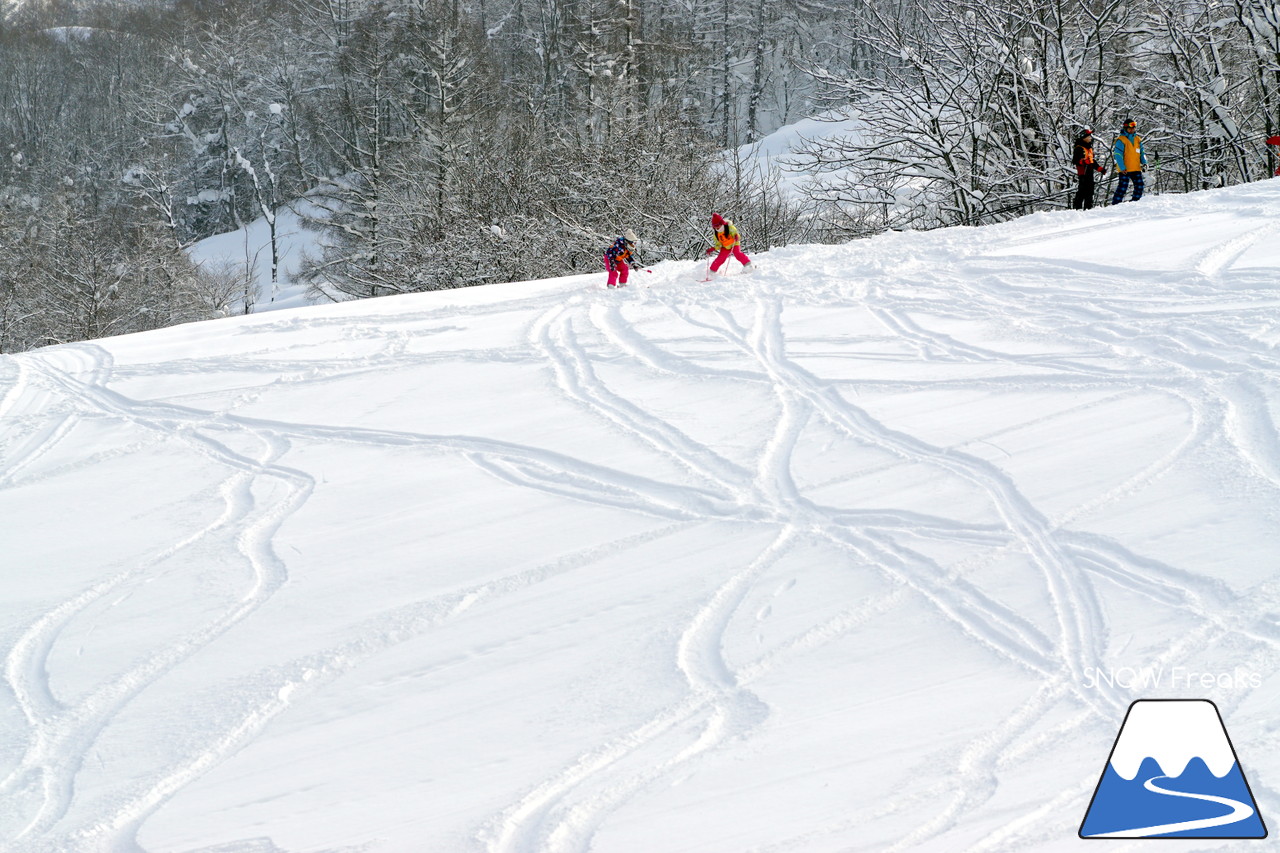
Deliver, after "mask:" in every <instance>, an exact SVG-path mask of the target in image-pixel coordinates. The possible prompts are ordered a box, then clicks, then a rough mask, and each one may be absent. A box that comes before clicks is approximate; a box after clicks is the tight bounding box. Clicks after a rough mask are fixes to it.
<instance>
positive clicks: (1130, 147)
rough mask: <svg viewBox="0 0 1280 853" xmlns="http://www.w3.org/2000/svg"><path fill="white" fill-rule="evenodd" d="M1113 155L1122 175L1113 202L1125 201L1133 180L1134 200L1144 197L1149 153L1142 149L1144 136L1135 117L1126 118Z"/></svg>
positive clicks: (1112, 151) (1112, 152)
mask: <svg viewBox="0 0 1280 853" xmlns="http://www.w3.org/2000/svg"><path fill="white" fill-rule="evenodd" d="M1111 155H1112V157H1113V158H1114V159H1115V161H1116V172H1117V173H1119V175H1120V182H1119V183H1118V184H1117V185H1116V192H1115V195H1113V196H1112V197H1111V203H1112V204H1119V203H1120V202H1122V201H1124V194H1125V193H1126V192H1128V190H1129V181H1133V200H1134V201H1137V200H1138V199H1140V198H1142V187H1143V181H1142V170H1143V169H1145V168H1146V167H1147V154H1146V152H1145V151H1143V150H1142V137H1141V136H1139V135H1138V124H1137V122H1135V121H1134V120H1133V119H1126V120H1125V123H1124V130H1123V132H1122V133H1121V134H1120V135H1119V136H1118V137H1116V144H1115V147H1114V148H1113V149H1112V150H1111Z"/></svg>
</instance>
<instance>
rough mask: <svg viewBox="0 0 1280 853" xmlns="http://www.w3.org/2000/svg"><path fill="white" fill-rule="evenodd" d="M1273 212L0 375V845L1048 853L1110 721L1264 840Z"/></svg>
mask: <svg viewBox="0 0 1280 853" xmlns="http://www.w3.org/2000/svg"><path fill="white" fill-rule="evenodd" d="M1277 223H1280V181H1271V182H1265V183H1260V184H1254V185H1249V186H1244V187H1238V188H1234V189H1229V190H1222V191H1216V192H1212V193H1201V194H1196V195H1190V196H1180V197H1170V196H1165V197H1159V198H1151V199H1147V200H1144V201H1143V202H1141V203H1139V204H1132V205H1124V206H1121V207H1116V208H1108V209H1105V210H1098V211H1093V212H1091V213H1073V212H1058V213H1045V214H1037V215H1034V216H1031V217H1028V218H1026V219H1023V220H1019V221H1017V222H1013V223H1009V224H1005V225H1001V226H993V227H989V228H984V229H951V230H945V231H936V232H931V233H924V234H911V233H907V234H890V235H885V236H883V237H879V238H876V239H872V240H867V241H863V242H858V243H852V244H849V245H847V246H839V247H816V246H801V247H790V248H785V249H779V250H775V251H773V252H771V253H768V254H765V255H762V256H760V257H759V259H758V260H759V265H760V267H761V269H760V270H758V271H757V272H755V273H754V274H753V275H742V274H740V273H739V272H738V271H737V268H736V265H735V264H733V262H732V261H731V262H730V264H731V265H732V266H733V269H731V270H730V274H729V275H727V276H725V277H723V278H721V279H718V280H716V281H712V282H710V283H706V284H703V283H698V282H697V281H696V278H697V277H698V276H699V275H700V269H701V268H698V267H696V266H695V265H694V264H692V263H688V262H672V263H666V264H663V265H660V266H659V267H657V268H656V269H654V270H653V272H652V273H650V274H646V273H637V274H636V275H635V276H634V277H633V280H632V284H633V286H632V287H631V288H629V289H626V290H623V291H618V292H609V291H605V290H604V289H603V288H602V287H601V284H602V278H603V276H602V275H600V276H578V277H573V278H564V279H556V280H549V281H539V282H533V283H523V284H510V285H500V286H492V287H485V288H474V289H470V290H463V291H454V292H448V293H435V294H422V295H415V296H406V297H398V298H388V299H381V300H375V301H366V302H361V303H353V304H346V305H335V306H327V307H316V308H309V309H299V310H291V311H278V312H272V313H268V314H260V315H255V316H251V317H246V318H235V319H228V320H221V321H216V322H210V323H203V324H197V325H190V326H185V327H180V328H173V329H168V330H164V331H160V332H154V333H149V334H145V335H137V336H133V337H126V338H117V339H111V340H104V341H99V342H95V343H89V344H80V345H74V346H65V347H58V348H53V349H47V350H42V351H37V352H32V353H29V354H25V355H21V356H17V357H4V358H0V518H3V528H0V530H2V531H3V533H2V545H0V555H2V557H0V559H2V561H3V566H4V571H3V572H2V573H0V650H2V651H0V654H3V661H4V674H3V685H2V689H0V850H2V851H6V853H18V851H22V853H40V852H41V851H86V852H89V851H94V852H96V851H103V853H125V851H134V853H136V851H138V850H143V851H148V853H162V851H164V853H195V851H202V853H214V851H217V853H281V851H284V853H303V851H307V852H308V853H317V851H329V853H333V852H334V851H351V852H353V851H361V852H362V853H374V851H377V853H383V852H384V851H393V852H394V853H401V851H403V853H415V852H416V851H493V853H498V851H503V853H515V852H516V851H526V853H528V852H529V851H557V852H559V851H587V850H591V851H598V852H599V853H623V851H634V853H655V851H664V852H665V853H675V851H698V853H717V852H718V851H723V853H741V851H759V852H760V853H764V851H772V852H774V853H781V852H782V851H787V853H790V851H837V850H933V851H985V852H986V853H994V851H1008V850H1036V851H1056V850H1066V849H1076V847H1077V846H1079V845H1081V844H1084V843H1085V842H1081V841H1080V840H1078V839H1077V837H1076V832H1077V829H1078V828H1079V826H1080V821H1081V819H1082V817H1083V815H1084V812H1085V809H1086V807H1087V806H1088V804H1089V798H1090V796H1091V794H1092V793H1093V791H1094V787H1095V785H1097V783H1098V780H1099V774H1100V773H1101V772H1102V769H1103V767H1104V765H1105V763H1106V761H1107V757H1108V755H1109V753H1110V750H1111V747H1112V744H1113V742H1114V740H1115V738H1116V733H1117V730H1118V727H1119V725H1120V722H1121V720H1122V719H1123V717H1124V713H1125V709H1126V707H1127V706H1128V704H1129V702H1130V701H1131V700H1133V699H1136V698H1143V697H1187V698H1208V699H1213V700H1214V701H1215V702H1216V703H1217V705H1218V708H1219V709H1220V710H1221V712H1222V717H1223V720H1224V721H1225V723H1226V726H1227V728H1228V730H1229V732H1230V736H1231V739H1232V742H1233V744H1234V745H1235V748H1236V751H1237V753H1238V755H1239V758H1240V762H1241V765H1242V766H1243V768H1244V771H1245V774H1246V775H1247V777H1248V779H1249V782H1250V784H1251V786H1252V790H1253V794H1254V796H1255V797H1256V799H1257V803H1258V806H1259V810H1260V812H1261V815H1262V817H1263V818H1264V819H1269V820H1272V821H1274V820H1276V819H1280V722H1277V719H1276V715H1275V708H1276V703H1277V701H1278V700H1280V680H1277V678H1276V677H1275V676H1276V674H1277V673H1278V672H1280V558H1277V556H1276V555H1277V554H1280V437H1278V435H1277V427H1276V425H1277V422H1278V421H1280V281H1278V277H1277V271H1278V269H1280V240H1278V239H1277V232H1278V231H1280V225H1278V224H1277ZM747 236H748V237H749V236H750V235H747ZM749 248H750V246H749V245H748V249H749ZM1206 679H1207V680H1206ZM1118 844H1119V845H1120V846H1117V847H1115V848H1114V849H1116V850H1131V849H1137V848H1136V847H1133V846H1125V844H1130V845H1132V842H1118ZM1188 844H1189V845H1190V846H1188V847H1186V848H1180V849H1187V850H1191V849H1195V850H1202V849H1219V848H1222V847H1223V846H1224V845H1229V844H1231V842H1219V841H1190V842H1188ZM1243 844H1244V845H1247V844H1248V843H1247V842H1245V843H1243ZM1255 846H1256V845H1255ZM1240 849H1254V848H1250V847H1246V846H1243V845H1242V846H1240Z"/></svg>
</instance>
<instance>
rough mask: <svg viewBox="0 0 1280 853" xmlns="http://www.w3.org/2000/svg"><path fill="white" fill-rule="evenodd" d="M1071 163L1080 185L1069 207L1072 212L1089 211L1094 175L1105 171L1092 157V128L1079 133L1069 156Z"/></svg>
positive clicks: (1091, 204)
mask: <svg viewBox="0 0 1280 853" xmlns="http://www.w3.org/2000/svg"><path fill="white" fill-rule="evenodd" d="M1071 162H1072V165H1074V166H1075V167H1076V174H1077V175H1079V176H1080V185H1079V186H1078V187H1077V188H1076V197H1075V198H1074V199H1072V200H1071V207H1072V209H1074V210H1091V209H1092V208H1093V178H1094V175H1095V173H1099V172H1104V171H1106V170H1105V169H1103V167H1102V164H1101V163H1099V162H1098V161H1097V160H1096V159H1094V156H1093V128H1090V127H1086V128H1084V129H1082V130H1081V131H1080V136H1079V138H1077V139H1076V146H1075V149H1074V151H1073V152H1072V154H1071Z"/></svg>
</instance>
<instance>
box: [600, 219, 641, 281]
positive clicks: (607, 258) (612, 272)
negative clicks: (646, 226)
mask: <svg viewBox="0 0 1280 853" xmlns="http://www.w3.org/2000/svg"><path fill="white" fill-rule="evenodd" d="M635 246H636V232H634V231H632V230H631V229H630V228H628V229H626V230H625V231H623V232H622V235H621V236H619V237H618V239H617V240H614V241H613V245H611V246H610V247H609V248H607V249H605V250H604V266H605V269H607V270H608V271H609V286H610V287H622V286H623V285H625V284H626V283H627V274H628V273H630V272H631V266H630V265H629V264H628V263H627V261H629V260H632V259H633V258H634V257H635V254H634V252H635Z"/></svg>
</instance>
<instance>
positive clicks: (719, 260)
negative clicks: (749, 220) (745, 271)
mask: <svg viewBox="0 0 1280 853" xmlns="http://www.w3.org/2000/svg"><path fill="white" fill-rule="evenodd" d="M730 254H732V255H733V256H734V257H735V258H737V259H738V260H739V261H740V262H741V263H742V265H743V266H744V267H745V266H746V265H747V264H749V263H751V259H750V258H748V257H747V254H746V252H744V251H742V248H741V247H739V246H738V245H736V244H735V245H734V247H733V248H732V249H721V250H720V254H718V255H716V259H715V260H714V261H712V262H711V271H712V272H719V271H720V265H721V264H723V263H724V262H725V261H726V260H728V258H729V255H730Z"/></svg>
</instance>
